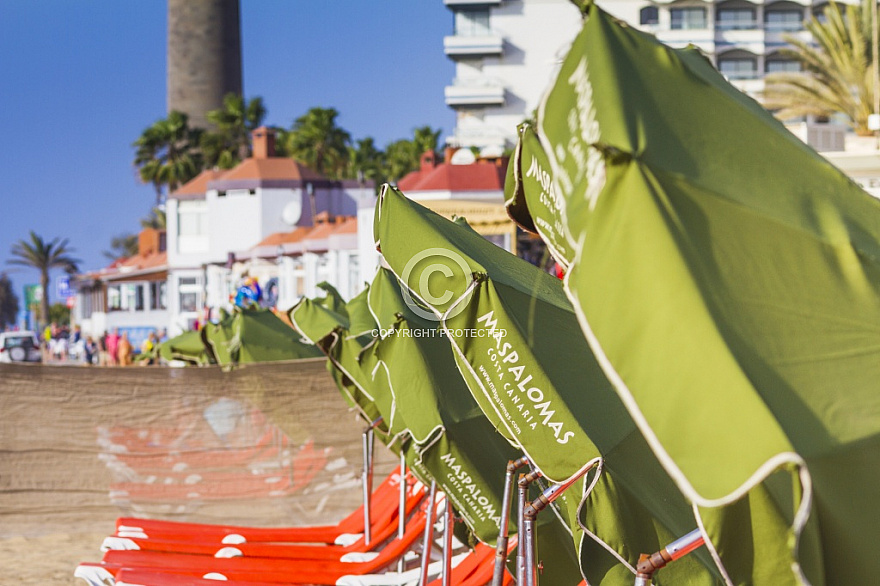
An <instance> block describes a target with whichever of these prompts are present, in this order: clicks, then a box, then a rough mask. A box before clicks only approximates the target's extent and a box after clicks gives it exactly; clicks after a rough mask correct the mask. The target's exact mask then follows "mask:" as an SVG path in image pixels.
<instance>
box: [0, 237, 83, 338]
mask: <svg viewBox="0 0 880 586" xmlns="http://www.w3.org/2000/svg"><path fill="white" fill-rule="evenodd" d="M73 252H74V251H73V249H72V248H70V246H69V244H68V240H67V238H65V239H63V240H61V239H59V238H55V239H53V240H52V241H50V242H47V241H45V240H43V238H42V237H40V236H38V235H37V234H35V233H34V231H33V230H31V233H30V240H19V241H18V242H16V243H15V244H13V245H12V250H11V253H12V256H13V258H12V259H11V260H9V261H7V262H8V263H9V264H12V265H19V266H25V267H30V268H33V269H36V270H38V271H39V272H40V285H42V287H43V291H44V292H48V291H49V271H50V270H51V269H63V270H65V271H66V272H68V273H70V274H73V273H75V272H76V271H77V264H79V262H80V261H79V259H76V258H74V257H73V256H71V254H72V253H73ZM48 316H49V296H48V295H46V294H44V295H43V300H42V301H41V302H40V323H42V324H45V323H46V318H47V317H48Z"/></svg>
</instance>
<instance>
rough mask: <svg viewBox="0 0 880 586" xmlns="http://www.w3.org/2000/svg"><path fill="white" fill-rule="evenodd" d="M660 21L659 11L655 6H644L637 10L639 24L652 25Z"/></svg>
mask: <svg viewBox="0 0 880 586" xmlns="http://www.w3.org/2000/svg"><path fill="white" fill-rule="evenodd" d="M659 22H660V11H659V10H658V9H657V7H656V6H645V7H644V8H642V9H641V10H639V24H641V25H644V26H654V25H656V24H658V23H659Z"/></svg>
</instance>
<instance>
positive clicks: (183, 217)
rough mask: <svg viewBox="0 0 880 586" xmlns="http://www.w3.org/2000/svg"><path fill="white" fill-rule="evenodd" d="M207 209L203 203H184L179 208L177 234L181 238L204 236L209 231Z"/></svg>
mask: <svg viewBox="0 0 880 586" xmlns="http://www.w3.org/2000/svg"><path fill="white" fill-rule="evenodd" d="M206 212H207V207H206V206H205V202H203V201H182V202H180V203H179V204H178V208H177V216H178V222H177V234H178V235H179V236H202V235H205V234H207V233H208V231H207V224H208V218H207V215H208V214H207V213H206Z"/></svg>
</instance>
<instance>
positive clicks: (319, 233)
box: [305, 223, 336, 240]
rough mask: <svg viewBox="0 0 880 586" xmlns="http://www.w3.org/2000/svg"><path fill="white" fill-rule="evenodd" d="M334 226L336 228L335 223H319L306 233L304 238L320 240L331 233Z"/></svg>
mask: <svg viewBox="0 0 880 586" xmlns="http://www.w3.org/2000/svg"><path fill="white" fill-rule="evenodd" d="M334 228H336V224H332V223H327V224H320V225H318V226H315V228H314V229H313V230H312V231H311V232H309V233H308V235H307V236H306V238H305V239H306V240H321V239H323V238H327V237H328V236H330V234H332V233H333V230H334Z"/></svg>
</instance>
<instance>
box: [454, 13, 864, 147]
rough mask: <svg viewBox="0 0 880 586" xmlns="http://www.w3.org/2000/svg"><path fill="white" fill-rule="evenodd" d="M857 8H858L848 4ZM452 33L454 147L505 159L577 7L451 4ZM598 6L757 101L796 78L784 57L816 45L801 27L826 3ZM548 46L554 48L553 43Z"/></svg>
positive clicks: (567, 37)
mask: <svg viewBox="0 0 880 586" xmlns="http://www.w3.org/2000/svg"><path fill="white" fill-rule="evenodd" d="M848 1H849V2H850V3H852V2H854V1H855V0H848ZM444 3H445V5H446V6H447V7H448V8H449V9H450V10H451V11H452V14H453V31H452V34H451V35H450V36H447V37H446V38H445V39H444V41H443V46H444V50H445V52H446V55H447V56H448V57H449V58H450V59H452V60H453V61H454V62H455V79H454V80H453V82H452V84H451V85H449V86H447V87H446V89H445V97H446V105H447V106H449V107H451V108H453V109H454V110H455V112H456V125H455V130H454V132H453V134H452V136H451V137H450V138H449V139H448V142H449V144H450V146H455V147H462V146H466V147H477V148H480V149H487V151H486V152H487V153H488V154H490V156H491V155H497V154H498V152H499V151H500V150H503V149H504V148H507V147H510V146H512V145H513V144H514V143H515V141H516V126H517V124H519V123H520V122H522V121H523V120H525V119H526V118H528V117H530V116H531V115H532V113H533V112H534V110H535V108H536V107H537V105H538V102H539V101H540V98H541V96H542V95H543V93H544V91H545V90H546V89H547V87H548V85H549V83H550V81H551V79H552V78H553V76H554V74H555V72H556V71H557V70H558V66H559V63H560V61H561V59H562V58H563V57H564V56H565V54H566V53H567V51H568V47H569V45H570V43H571V40H572V39H573V38H574V37H575V35H576V34H577V33H578V31H579V30H580V28H581V18H580V14H579V13H578V10H577V9H576V7H575V6H574V5H573V4H572V3H571V2H570V1H569V0H444ZM597 3H598V5H599V6H600V7H601V8H603V9H604V10H606V11H608V12H609V13H611V14H613V15H614V16H616V17H618V18H620V19H621V20H623V21H626V22H627V23H629V24H630V25H631V26H634V27H637V28H639V29H641V30H644V31H646V32H650V33H652V34H654V35H656V36H657V38H658V39H659V40H661V41H663V42H664V43H666V44H668V45H670V46H672V47H676V48H680V47H685V46H687V45H690V44H693V45H696V46H697V47H699V48H700V49H702V50H703V51H704V52H705V53H706V55H707V56H708V57H709V58H710V59H712V61H713V63H714V64H715V65H716V67H717V68H718V69H719V71H720V72H721V73H722V74H724V75H725V76H726V77H727V78H728V79H729V80H730V81H731V82H732V83H733V84H734V85H736V86H737V87H739V88H740V89H741V90H743V91H745V92H746V93H749V94H751V95H752V96H753V97H756V96H757V94H758V92H760V91H761V90H762V89H763V77H764V76H765V75H766V74H767V73H773V72H781V71H798V69H799V66H798V63H797V62H795V61H792V60H790V59H787V58H786V57H785V56H784V55H782V54H781V52H780V50H781V49H783V48H784V47H785V46H786V44H787V43H786V40H785V39H786V36H787V35H793V36H796V37H800V38H802V39H808V38H809V33H807V32H806V31H805V30H804V26H803V23H804V21H805V20H806V19H807V18H809V16H810V15H811V14H816V15H817V16H820V15H821V13H822V10H823V9H824V8H825V7H826V6H827V5H828V2H827V0H821V1H813V0H653V1H645V0H598V2H597ZM548 39H551V40H550V41H549V42H548Z"/></svg>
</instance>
